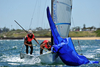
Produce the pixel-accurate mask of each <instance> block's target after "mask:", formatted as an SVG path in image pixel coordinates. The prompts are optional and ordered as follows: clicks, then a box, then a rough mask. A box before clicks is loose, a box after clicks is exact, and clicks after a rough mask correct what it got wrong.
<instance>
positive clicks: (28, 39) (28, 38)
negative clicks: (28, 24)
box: [27, 34, 35, 42]
mask: <svg viewBox="0 0 100 67" xmlns="http://www.w3.org/2000/svg"><path fill="white" fill-rule="evenodd" d="M28 35H29V34H27V41H28V42H31V41H32V40H33V39H34V37H35V36H34V34H32V38H30V37H29V36H28Z"/></svg>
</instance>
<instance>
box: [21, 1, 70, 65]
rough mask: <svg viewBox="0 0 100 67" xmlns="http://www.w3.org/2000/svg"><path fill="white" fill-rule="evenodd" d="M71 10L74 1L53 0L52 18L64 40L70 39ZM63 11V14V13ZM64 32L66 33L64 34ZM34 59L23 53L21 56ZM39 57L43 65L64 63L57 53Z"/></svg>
mask: <svg viewBox="0 0 100 67" xmlns="http://www.w3.org/2000/svg"><path fill="white" fill-rule="evenodd" d="M61 8H62V9H61ZM71 9H72V0H51V12H52V17H53V20H54V22H55V25H56V26H57V30H58V32H59V33H60V35H61V36H62V37H63V38H66V37H68V33H69V28H70V24H71ZM62 10H63V12H61V11H62ZM61 17H62V18H61ZM67 19H68V20H67ZM57 22H58V23H57ZM63 22H64V23H63ZM60 27H61V29H60ZM64 29H66V30H64ZM64 31H66V32H65V33H64V34H62V33H63V32H64ZM51 39H52V38H51ZM51 42H52V45H53V40H51ZM33 57H34V56H33V55H26V54H23V53H21V54H20V58H21V59H23V58H33ZM37 57H39V58H40V59H41V60H42V61H41V62H42V63H46V64H52V63H56V64H57V63H63V62H62V60H61V59H60V57H59V56H58V54H57V53H52V52H46V53H45V54H43V55H40V56H37ZM45 58H48V60H45Z"/></svg>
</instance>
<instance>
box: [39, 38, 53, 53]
mask: <svg viewBox="0 0 100 67" xmlns="http://www.w3.org/2000/svg"><path fill="white" fill-rule="evenodd" d="M44 47H45V48H46V49H48V50H49V51H50V50H51V45H50V41H48V40H44V41H43V42H42V43H41V44H40V54H42V53H43V49H44ZM44 50H45V49H44ZM45 51H46V50H45Z"/></svg>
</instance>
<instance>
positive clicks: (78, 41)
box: [72, 17, 83, 55]
mask: <svg viewBox="0 0 100 67" xmlns="http://www.w3.org/2000/svg"><path fill="white" fill-rule="evenodd" d="M72 22H73V25H74V27H75V24H74V20H73V17H72ZM77 40H78V45H79V48H80V51H82V49H81V46H80V42H79V39H78V38H77ZM81 55H83V54H82V53H81Z"/></svg>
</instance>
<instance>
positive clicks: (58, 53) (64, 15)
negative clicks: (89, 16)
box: [20, 0, 99, 66]
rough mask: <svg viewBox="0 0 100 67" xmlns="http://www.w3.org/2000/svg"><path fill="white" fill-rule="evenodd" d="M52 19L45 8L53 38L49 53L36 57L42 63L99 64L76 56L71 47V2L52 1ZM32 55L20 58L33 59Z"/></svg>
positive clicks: (67, 0)
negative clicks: (69, 35)
mask: <svg viewBox="0 0 100 67" xmlns="http://www.w3.org/2000/svg"><path fill="white" fill-rule="evenodd" d="M52 3H53V19H52V17H51V15H50V11H49V7H47V18H48V21H49V25H50V28H51V32H52V36H53V39H54V40H53V42H54V44H53V46H52V49H51V52H46V53H45V54H42V55H39V56H37V57H38V58H40V59H41V62H42V63H47V64H52V63H64V64H66V65H69V66H79V65H82V64H87V63H99V62H98V61H89V60H88V59H87V58H86V57H85V56H82V55H78V53H77V52H76V51H75V48H74V46H73V42H72V40H71V38H70V37H68V34H69V28H70V25H71V10H72V0H52ZM33 57H34V56H33V55H26V54H23V53H21V54H20V58H30V59H31V58H33ZM46 59H48V60H46Z"/></svg>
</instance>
